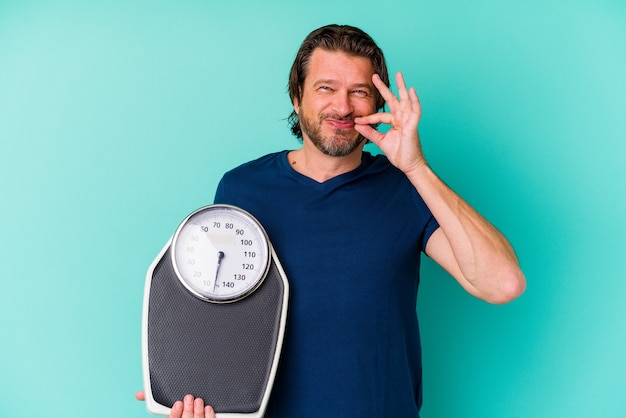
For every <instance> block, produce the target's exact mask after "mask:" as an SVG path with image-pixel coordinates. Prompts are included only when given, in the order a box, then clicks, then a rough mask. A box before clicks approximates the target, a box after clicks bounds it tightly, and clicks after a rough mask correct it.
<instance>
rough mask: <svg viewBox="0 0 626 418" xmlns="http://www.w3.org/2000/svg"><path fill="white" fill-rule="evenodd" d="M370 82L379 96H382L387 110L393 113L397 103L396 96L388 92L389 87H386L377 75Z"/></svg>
mask: <svg viewBox="0 0 626 418" xmlns="http://www.w3.org/2000/svg"><path fill="white" fill-rule="evenodd" d="M372 82H373V83H374V86H375V87H376V89H377V90H378V92H379V93H380V95H381V96H383V99H385V102H386V103H387V104H388V105H389V110H391V111H393V110H394V108H395V107H396V105H397V103H398V99H397V98H396V96H395V95H394V94H393V93H392V92H391V90H389V87H387V85H386V84H385V83H384V82H383V80H382V79H381V78H380V76H379V75H378V74H374V75H373V76H372Z"/></svg>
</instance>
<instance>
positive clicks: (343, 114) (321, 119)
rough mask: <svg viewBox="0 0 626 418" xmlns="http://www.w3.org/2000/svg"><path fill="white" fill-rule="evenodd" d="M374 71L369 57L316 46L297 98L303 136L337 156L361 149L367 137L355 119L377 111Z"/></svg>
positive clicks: (319, 147) (296, 102) (325, 152)
mask: <svg viewBox="0 0 626 418" xmlns="http://www.w3.org/2000/svg"><path fill="white" fill-rule="evenodd" d="M373 74H374V67H373V65H372V63H371V61H370V60H369V58H365V57H357V56H353V55H348V54H345V53H343V52H330V51H326V50H324V49H320V48H318V49H316V50H314V51H313V53H312V54H311V57H310V60H309V66H308V73H307V76H306V78H305V80H304V86H303V87H302V92H301V94H300V96H301V100H300V102H298V100H297V99H296V100H294V109H295V111H296V113H297V114H298V119H299V121H300V127H301V128H302V137H303V140H304V141H307V140H309V141H311V142H312V143H313V144H314V145H315V146H316V147H317V148H318V149H319V150H320V151H322V152H323V153H324V154H326V155H330V156H335V157H343V156H346V155H349V154H350V153H352V152H353V151H355V150H356V149H358V148H359V146H360V145H361V143H362V142H364V138H363V137H362V136H361V135H360V134H359V133H358V132H357V131H355V130H354V122H353V119H354V118H355V117H357V116H366V115H370V114H372V113H374V112H375V111H376V104H375V103H376V98H375V91H376V90H375V89H376V88H375V87H374V84H373V83H372V75H373Z"/></svg>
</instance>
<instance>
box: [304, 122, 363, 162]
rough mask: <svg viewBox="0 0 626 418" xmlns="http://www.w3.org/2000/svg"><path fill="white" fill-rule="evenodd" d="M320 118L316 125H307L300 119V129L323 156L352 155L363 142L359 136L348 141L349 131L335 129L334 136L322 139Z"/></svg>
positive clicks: (307, 123) (361, 136)
mask: <svg viewBox="0 0 626 418" xmlns="http://www.w3.org/2000/svg"><path fill="white" fill-rule="evenodd" d="M322 120H323V119H322V118H320V122H319V123H318V124H316V125H313V124H311V123H309V121H307V120H306V119H302V118H301V119H300V128H301V129H302V132H303V133H305V134H306V135H307V136H308V137H309V139H310V140H311V142H312V143H313V145H315V147H316V148H317V149H318V150H320V151H321V152H322V153H324V154H325V155H328V156H331V157H345V156H347V155H350V154H352V153H353V152H354V151H355V150H357V149H358V148H359V145H361V143H362V142H363V141H364V140H365V137H364V136H363V135H361V134H359V135H358V136H357V137H356V138H355V139H350V138H349V137H348V135H349V134H350V133H352V132H351V131H347V130H343V129H337V130H335V134H334V135H332V136H329V137H324V136H322V134H321V133H320V130H321V129H320V128H321V124H322Z"/></svg>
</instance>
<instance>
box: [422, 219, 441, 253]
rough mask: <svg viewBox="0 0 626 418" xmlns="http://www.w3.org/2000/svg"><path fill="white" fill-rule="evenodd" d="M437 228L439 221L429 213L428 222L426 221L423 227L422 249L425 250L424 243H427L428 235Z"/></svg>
mask: <svg viewBox="0 0 626 418" xmlns="http://www.w3.org/2000/svg"><path fill="white" fill-rule="evenodd" d="M437 229H439V222H437V220H436V219H435V217H434V216H433V215H430V218H429V219H428V222H427V223H426V227H425V228H424V235H423V237H422V251H424V252H425V251H426V244H428V240H429V239H430V236H431V235H432V234H433V232H435V231H436V230H437Z"/></svg>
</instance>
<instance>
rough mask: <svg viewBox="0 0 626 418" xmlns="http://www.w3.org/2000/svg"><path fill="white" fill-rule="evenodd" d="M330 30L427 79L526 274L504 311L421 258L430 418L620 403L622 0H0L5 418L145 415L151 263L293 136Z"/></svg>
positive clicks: (427, 129) (437, 120)
mask: <svg viewBox="0 0 626 418" xmlns="http://www.w3.org/2000/svg"><path fill="white" fill-rule="evenodd" d="M383 3H385V4H383ZM327 23H348V24H353V25H356V26H359V27H361V28H363V29H364V30H366V31H367V32H368V33H370V34H371V35H372V36H373V37H374V39H375V40H376V41H377V42H378V43H379V45H380V46H381V47H382V48H383V50H384V51H385V54H386V57H387V60H388V63H389V66H390V70H391V72H392V73H393V72H395V71H398V70H401V71H403V72H404V73H405V75H406V78H407V81H408V83H409V84H410V85H413V86H415V87H416V88H417V91H418V94H419V96H420V99H421V103H422V106H423V117H422V122H421V124H420V133H421V136H422V140H423V144H424V149H425V152H426V155H427V158H428V159H429V161H430V163H431V165H432V166H433V168H434V169H435V171H437V173H438V174H439V175H440V176H441V177H442V178H443V179H444V180H445V181H446V182H447V183H448V184H449V185H450V186H451V187H452V188H454V189H455V190H457V191H458V192H459V193H460V194H461V195H462V196H464V197H465V198H466V200H468V201H469V202H470V203H471V204H472V205H474V206H475V207H476V208H477V209H478V210H479V211H481V212H482V213H483V214H484V215H485V216H486V217H487V218H488V219H490V220H491V221H492V222H493V223H494V224H495V225H496V226H497V227H498V228H499V229H501V230H502V231H503V232H504V233H505V234H506V235H507V236H508V237H509V239H510V240H511V241H512V243H513V244H514V246H515V248H516V250H517V253H518V255H519V257H520V259H521V263H522V266H523V269H524V272H525V273H526V276H527V279H528V290H527V292H526V293H525V295H524V296H523V297H522V298H520V299H519V300H517V301H515V302H513V303H511V304H509V305H506V306H491V305H488V304H485V303H483V302H481V301H478V300H476V299H474V298H472V297H471V296H469V295H467V294H466V293H464V291H463V290H462V289H461V288H460V287H459V286H458V285H457V284H456V283H455V282H454V281H453V280H452V279H451V278H450V277H449V276H447V275H446V274H445V273H444V272H443V271H442V270H441V269H439V268H438V267H437V266H436V265H434V264H433V263H432V262H430V261H427V262H426V264H425V266H424V268H423V273H422V287H421V290H420V297H419V298H420V299H419V307H418V312H419V315H420V323H421V327H422V334H423V341H424V379H425V380H424V382H425V389H424V396H425V403H424V408H423V416H424V417H425V418H435V417H437V418H456V417H459V418H461V417H463V418H467V417H476V418H502V417H512V418H515V417H520V418H522V417H524V418H527V417H549V418H552V417H554V418H558V417H569V418H572V417H625V416H626V396H624V393H625V392H626V390H625V389H626V384H625V383H626V382H625V380H626V379H625V376H626V329H625V326H624V319H625V318H626V304H625V303H624V302H623V299H624V296H625V295H626V281H625V274H624V269H623V260H624V257H625V256H626V244H625V241H624V233H625V232H626V222H625V221H624V213H625V210H626V198H625V197H624V190H625V184H626V182H625V180H626V166H625V164H624V163H623V160H624V154H625V152H624V151H626V145H625V144H626V118H625V117H624V111H625V109H626V103H625V102H626V77H625V74H626V47H625V45H626V3H624V2H623V1H621V0H612V1H611V0H595V1H594V0H573V1H565V0H554V1H539V0H530V1H525V2H519V1H510V0H506V1H500V2H491V1H489V2H488V1H484V0H477V1H472V2H469V1H461V0H443V1H436V2H435V1H431V2H426V1H408V0H400V1H395V2H387V3H386V2H380V1H371V0H363V1H356V0H350V1H343V2H338V1H329V0H320V1H316V2H292V1H273V2H254V1H251V0H250V1H245V0H232V1H229V2H209V1H180V2H172V1H145V2H144V1H115V0H114V1H107V2H81V1H71V0H67V1H64V0H54V1H48V2H44V1H41V2H38V1H29V0H21V1H10V0H0V141H1V142H0V143H1V150H0V191H1V193H2V203H1V206H0V210H1V212H0V213H1V215H2V216H1V217H0V236H1V237H2V239H1V241H0V246H1V247H0V249H1V252H0V254H1V263H2V276H1V277H2V279H1V285H2V290H1V292H0V295H1V296H0V297H1V298H2V302H1V303H0V321H1V322H0V330H1V332H2V335H3V337H2V343H1V344H0V379H1V381H2V391H1V392H0V416H2V417H33V416H49V417H85V416H89V417H93V418H97V417H109V416H115V417H141V416H146V412H145V409H144V405H143V404H142V403H140V402H137V401H135V400H134V396H133V394H134V392H135V390H137V389H139V388H140V387H141V385H142V382H141V353H140V329H141V307H142V298H143V286H144V277H145V272H146V270H147V268H148V266H149V264H150V263H151V261H152V260H153V258H154V257H155V256H156V254H157V253H158V251H159V250H160V249H161V247H162V246H163V244H164V243H165V242H166V240H167V239H168V238H169V236H170V235H171V234H172V233H173V232H174V229H175V228H176V226H177V225H178V223H179V222H180V221H181V220H182V218H184V217H185V216H186V215H187V214H188V213H189V212H191V211H192V210H194V209H196V208H198V207H200V206H203V205H205V204H207V203H210V202H211V201H212V197H213V192H214V190H215V187H216V185H217V182H218V180H219V178H220V176H221V174H222V173H223V172H224V171H225V170H227V169H229V168H231V167H233V166H236V165H238V164H240V163H242V162H245V161H247V160H249V159H252V158H255V157H258V156H260V155H262V154H265V153H268V152H272V151H276V150H281V149H286V148H296V147H298V143H297V142H296V140H295V139H294V138H293V137H291V136H290V133H289V131H288V130H287V126H286V122H285V120H284V119H285V118H286V117H287V115H288V114H289V112H290V110H291V107H290V103H289V99H288V96H287V94H286V83H287V76H288V71H289V67H290V65H291V62H292V60H293V57H294V55H295V52H296V50H297V48H298V46H299V44H300V42H301V41H302V39H303V38H304V37H305V36H306V35H307V34H308V33H309V32H310V31H311V30H312V29H314V28H316V27H318V26H321V25H324V24H327ZM320 408H321V410H322V411H323V408H324V405H320ZM322 415H323V413H322Z"/></svg>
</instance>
